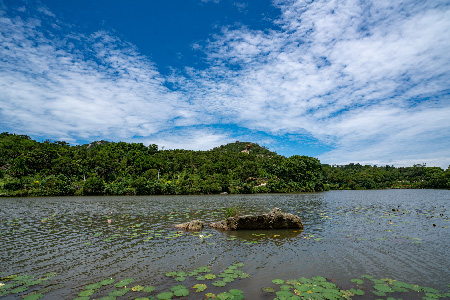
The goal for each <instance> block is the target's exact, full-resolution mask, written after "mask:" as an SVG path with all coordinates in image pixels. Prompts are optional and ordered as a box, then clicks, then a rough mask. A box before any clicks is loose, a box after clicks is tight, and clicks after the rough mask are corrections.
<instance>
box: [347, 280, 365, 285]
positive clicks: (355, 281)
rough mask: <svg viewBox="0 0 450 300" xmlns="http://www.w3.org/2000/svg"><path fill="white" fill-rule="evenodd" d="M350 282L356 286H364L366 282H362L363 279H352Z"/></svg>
mask: <svg viewBox="0 0 450 300" xmlns="http://www.w3.org/2000/svg"><path fill="white" fill-rule="evenodd" d="M350 281H351V282H354V283H356V284H363V283H364V281H362V280H361V279H351V280H350Z"/></svg>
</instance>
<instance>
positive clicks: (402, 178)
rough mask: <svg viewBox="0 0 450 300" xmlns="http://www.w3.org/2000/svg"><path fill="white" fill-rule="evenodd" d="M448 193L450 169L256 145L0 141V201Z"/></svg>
mask: <svg viewBox="0 0 450 300" xmlns="http://www.w3.org/2000/svg"><path fill="white" fill-rule="evenodd" d="M381 188H450V168H449V169H447V170H446V171H444V170H443V169H441V168H435V167H433V168H429V167H425V166H424V165H415V166H413V167H409V168H394V167H391V166H385V167H376V166H361V165H359V164H350V165H347V166H341V167H332V166H329V165H324V166H322V165H321V164H320V161H319V160H318V159H315V158H312V157H308V156H299V155H294V156H291V157H289V158H286V157H284V156H281V155H278V154H276V153H275V152H271V151H269V150H268V149H266V148H265V147H261V146H259V145H257V144H254V143H248V142H236V143H230V144H227V145H222V146H220V147H216V148H213V149H212V150H209V151H189V150H158V146H157V145H154V144H152V145H149V146H145V145H143V144H142V143H125V142H118V143H110V142H105V141H99V142H93V143H90V144H87V145H82V146H70V145H69V144H68V143H66V142H52V141H45V142H43V143H40V142H37V141H34V140H32V139H31V138H30V137H28V136H25V135H15V134H9V133H2V134H0V196H67V195H184V194H219V193H223V192H226V193H229V194H250V193H292V192H315V191H323V190H325V189H381Z"/></svg>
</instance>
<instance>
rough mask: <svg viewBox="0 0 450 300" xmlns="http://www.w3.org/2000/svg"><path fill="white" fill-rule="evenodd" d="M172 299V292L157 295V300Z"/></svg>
mask: <svg viewBox="0 0 450 300" xmlns="http://www.w3.org/2000/svg"><path fill="white" fill-rule="evenodd" d="M172 297H173V293H171V292H163V293H159V294H158V295H156V298H158V299H159V300H167V299H172Z"/></svg>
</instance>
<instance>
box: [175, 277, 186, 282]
mask: <svg viewBox="0 0 450 300" xmlns="http://www.w3.org/2000/svg"><path fill="white" fill-rule="evenodd" d="M174 280H175V281H179V282H182V281H185V280H186V277H176V278H175V279H174Z"/></svg>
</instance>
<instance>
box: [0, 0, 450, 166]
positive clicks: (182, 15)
mask: <svg viewBox="0 0 450 300" xmlns="http://www.w3.org/2000/svg"><path fill="white" fill-rule="evenodd" d="M449 49H450V2H449V1H448V0H433V1H427V0H423V1H416V0H396V1H391V0H389V1H387V0H376V1H366V0H272V1H270V0H164V1H161V0H159V1H157V0H128V1H119V0H96V1H92V0H64V1H61V0H41V1H35V0H0V132H10V133H16V134H26V135H29V136H30V137H31V138H33V139H36V140H39V141H42V140H47V139H51V140H54V141H66V142H68V143H70V144H71V145H77V144H84V143H87V142H92V141H96V140H107V141H114V142H118V141H125V142H137V143H144V144H146V145H148V144H157V145H158V146H159V148H160V149H162V148H164V149H191V150H208V149H212V148H214V147H216V146H219V145H223V144H226V143H230V142H234V141H236V140H239V141H247V142H254V143H258V144H260V145H262V146H266V147H268V148H269V149H270V150H272V151H275V152H277V153H278V154H281V155H285V156H291V155H308V156H313V157H317V158H318V159H320V161H321V162H322V163H326V164H348V163H360V164H363V165H365V164H372V165H379V166H380V165H382V166H384V165H394V166H412V165H414V164H423V163H426V165H427V166H438V167H442V168H444V169H446V168H447V167H449V165H450V51H449Z"/></svg>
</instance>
